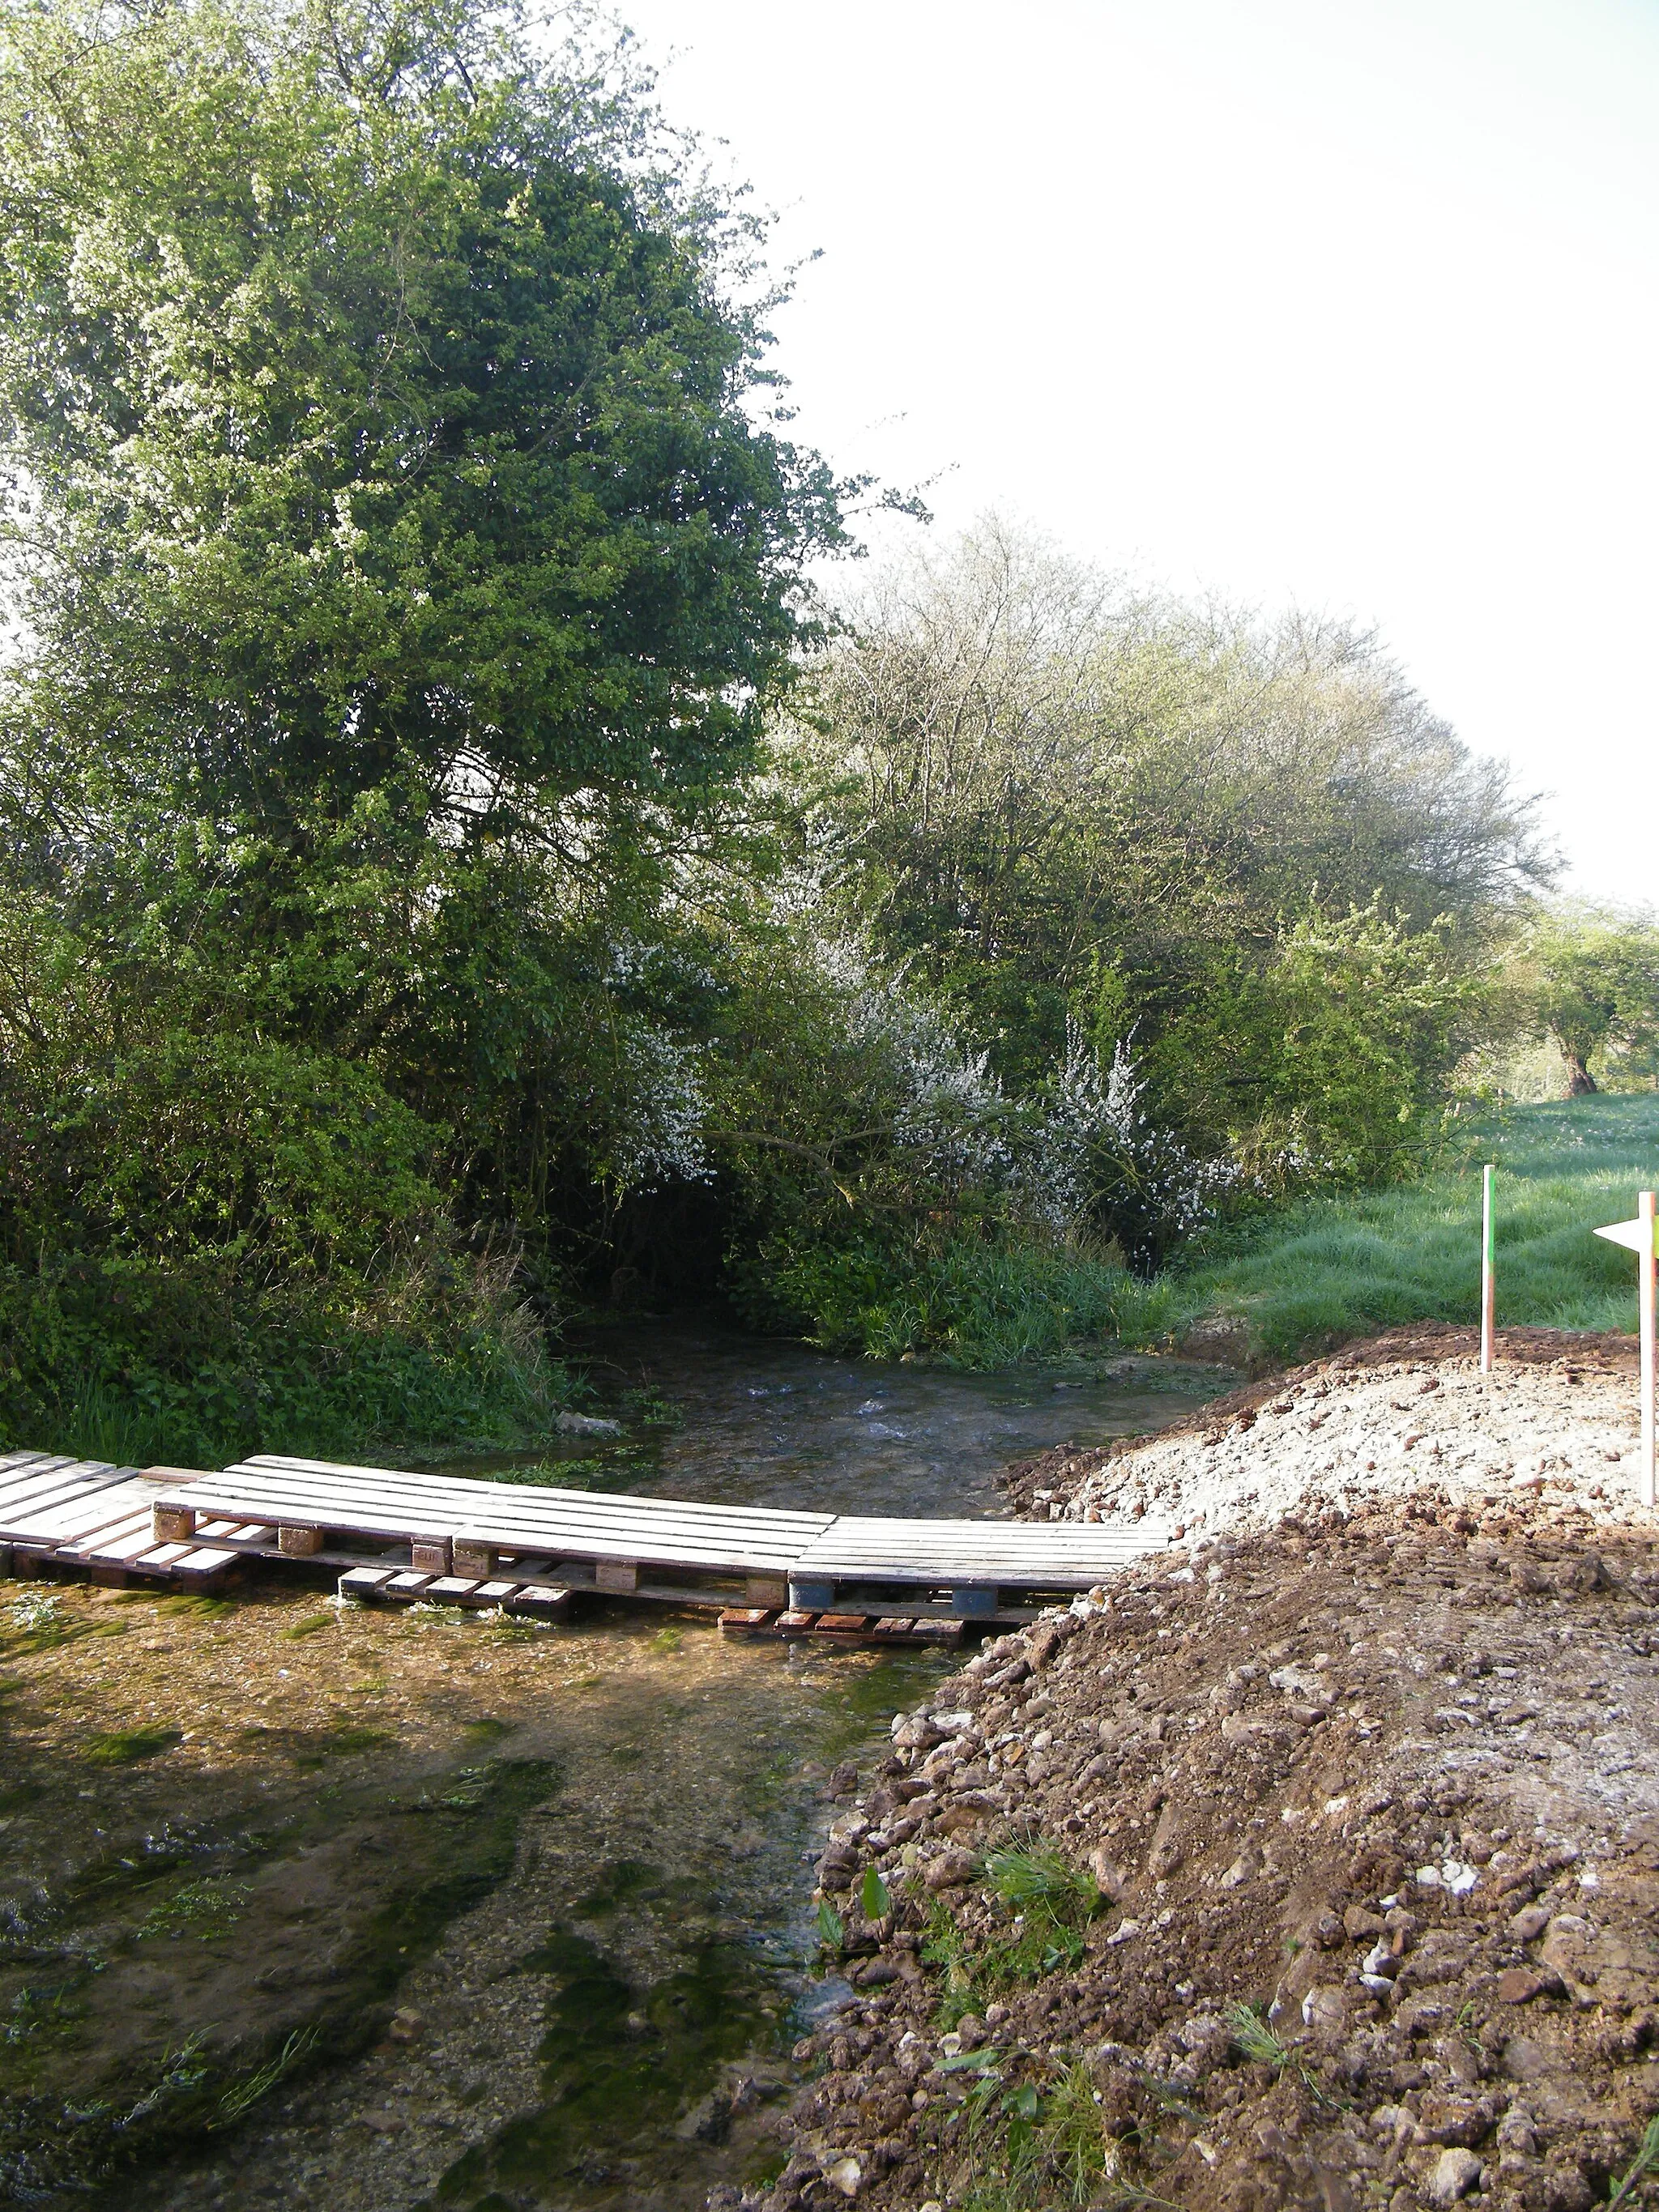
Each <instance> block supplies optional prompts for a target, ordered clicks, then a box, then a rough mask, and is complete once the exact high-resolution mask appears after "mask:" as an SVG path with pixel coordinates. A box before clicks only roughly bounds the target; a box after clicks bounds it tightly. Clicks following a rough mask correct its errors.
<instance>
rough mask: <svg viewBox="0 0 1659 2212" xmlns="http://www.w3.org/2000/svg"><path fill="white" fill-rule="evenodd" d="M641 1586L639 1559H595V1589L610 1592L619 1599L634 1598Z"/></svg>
mask: <svg viewBox="0 0 1659 2212" xmlns="http://www.w3.org/2000/svg"><path fill="white" fill-rule="evenodd" d="M639 1586H640V1566H639V1561H638V1560H637V1559H595V1560H594V1562H593V1587H594V1589H602V1590H610V1591H611V1592H612V1593H613V1594H614V1595H616V1596H617V1597H632V1596H633V1595H634V1593H635V1590H636V1589H638V1588H639Z"/></svg>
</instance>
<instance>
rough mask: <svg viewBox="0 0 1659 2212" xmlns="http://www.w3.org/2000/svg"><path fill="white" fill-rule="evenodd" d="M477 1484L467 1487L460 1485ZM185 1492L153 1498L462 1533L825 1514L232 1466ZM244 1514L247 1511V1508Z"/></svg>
mask: <svg viewBox="0 0 1659 2212" xmlns="http://www.w3.org/2000/svg"><path fill="white" fill-rule="evenodd" d="M469 1491H472V1492H480V1493H482V1494H479V1495H471V1496H469V1495H467V1494H466V1493H467V1492H469ZM191 1493H192V1494H186V1493H185V1492H180V1493H179V1495H178V1496H177V1497H176V1498H174V1497H173V1494H172V1493H171V1492H165V1491H164V1492H163V1493H162V1498H161V1502H164V1503H167V1504H173V1505H176V1506H177V1507H178V1508H179V1509H180V1510H184V1509H186V1508H194V1509H195V1510H198V1511H200V1510H230V1508H229V1506H228V1504H225V1503H224V1502H223V1501H226V1500H229V1499H243V1500H245V1499H247V1498H254V1497H257V1498H259V1499H260V1500H261V1501H262V1502H264V1501H269V1504H268V1505H266V1507H265V1510H264V1514H263V1517H264V1518H266V1519H272V1518H280V1517H283V1516H285V1515H286V1514H287V1513H289V1512H290V1511H292V1512H293V1513H294V1515H295V1517H296V1518H297V1517H299V1516H300V1513H301V1510H303V1511H305V1512H308V1513H310V1514H311V1515H312V1516H313V1517H314V1518H316V1519H318V1520H320V1521H322V1522H330V1521H337V1520H339V1519H340V1517H341V1516H345V1515H349V1514H351V1513H353V1512H356V1511H357V1510H362V1508H364V1507H368V1508H370V1509H372V1510H374V1511H376V1512H379V1513H381V1514H392V1515H396V1516H399V1518H400V1521H401V1522H415V1523H416V1524H418V1523H420V1522H422V1520H423V1518H424V1517H426V1516H431V1515H432V1513H433V1511H434V1509H438V1515H437V1517H438V1518H439V1519H440V1520H441V1521H442V1522H446V1523H447V1524H448V1525H450V1526H452V1527H453V1528H455V1529H457V1531H458V1532H459V1533H462V1534H471V1533H472V1528H473V1523H474V1521H475V1519H477V1521H478V1522H481V1523H483V1522H486V1521H487V1523H488V1525H489V1527H491V1528H493V1527H494V1526H495V1525H496V1524H497V1523H498V1522H501V1521H503V1520H507V1521H512V1522H516V1523H518V1524H519V1525H520V1526H524V1525H539V1526H544V1527H545V1526H561V1525H566V1526H568V1525H577V1526H580V1527H584V1528H586V1527H592V1526H607V1527H611V1528H637V1527H639V1526H641V1524H645V1525H656V1524H658V1523H660V1524H662V1525H664V1526H666V1527H671V1528H677V1529H684V1530H685V1531H686V1532H688V1533H690V1534H694V1535H700V1536H702V1538H703V1539H704V1540H705V1541H706V1540H708V1539H709V1538H713V1537H717V1536H718V1535H719V1534H721V1533H722V1532H724V1531H726V1530H728V1529H733V1528H736V1529H742V1530H744V1531H745V1532H749V1533H751V1534H752V1533H754V1532H756V1531H760V1532H763V1533H764V1534H765V1535H766V1536H767V1537H768V1539H769V1540H772V1539H773V1538H774V1537H775V1538H776V1539H777V1540H778V1541H792V1540H793V1539H794V1538H796V1537H799V1536H801V1535H812V1534H818V1533H821V1532H822V1531H823V1530H824V1529H826V1528H828V1527H829V1525H830V1523H831V1520H832V1516H829V1515H826V1514H816V1515H812V1516H780V1515H777V1514H775V1513H772V1512H771V1511H770V1510H766V1509H762V1508H758V1507H757V1508H753V1509H750V1508H744V1507H727V1508H720V1509H713V1508H710V1509H703V1508H700V1507H697V1506H695V1505H692V1506H688V1505H685V1504H679V1503H677V1502H675V1501H672V1500H669V1499H659V1498H629V1499H625V1500H618V1499H617V1498H614V1497H611V1496H607V1495H600V1494H598V1493H594V1492H585V1491H568V1490H562V1491H547V1490H544V1489H541V1488H539V1487H538V1486H534V1485H529V1484H524V1485H513V1484H507V1483H494V1484H483V1485H467V1486H463V1485H462V1484H461V1483H459V1481H456V1482H441V1481H434V1482H430V1483H422V1485H421V1486H419V1487H418V1488H415V1489H409V1488H404V1487H399V1486H392V1485H389V1484H388V1485H386V1486H374V1485H372V1484H367V1483H356V1484H349V1485H348V1484H344V1483H341V1484H337V1485H332V1484H325V1483H321V1482H317V1483H309V1484H306V1485H304V1486H301V1485H297V1484H290V1483H288V1482H286V1481H284V1480H278V1479H272V1478H268V1477H266V1476H265V1475H264V1474H261V1473H259V1472H258V1471H255V1472H252V1473H244V1472H241V1471H239V1470H235V1469H232V1470H231V1471H230V1472H229V1473H228V1474H226V1475H224V1476H214V1477H212V1478H205V1477H204V1479H203V1480H202V1481H201V1482H200V1483H199V1484H192V1485H191ZM249 1517H251V1516H249Z"/></svg>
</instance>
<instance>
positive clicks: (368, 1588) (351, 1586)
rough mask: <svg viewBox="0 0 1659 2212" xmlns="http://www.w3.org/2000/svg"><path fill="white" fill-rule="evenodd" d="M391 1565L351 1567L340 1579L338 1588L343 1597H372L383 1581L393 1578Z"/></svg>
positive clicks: (387, 1581) (377, 1591) (386, 1581)
mask: <svg viewBox="0 0 1659 2212" xmlns="http://www.w3.org/2000/svg"><path fill="white" fill-rule="evenodd" d="M393 1571H394V1570H393V1569H392V1568H391V1567H351V1568H349V1569H348V1570H347V1571H346V1572H345V1573H344V1574H343V1575H342V1576H341V1577H340V1579H339V1583H338V1584H337V1588H338V1589H339V1593H340V1595H341V1596H342V1597H356V1598H370V1597H374V1596H375V1595H377V1594H378V1593H379V1591H380V1585H381V1584H382V1583H389V1582H390V1581H391V1580H392V1574H393Z"/></svg>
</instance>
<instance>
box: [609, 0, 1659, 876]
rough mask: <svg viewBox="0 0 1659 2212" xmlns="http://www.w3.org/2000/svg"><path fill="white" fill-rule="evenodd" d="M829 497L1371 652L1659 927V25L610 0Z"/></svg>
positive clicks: (1240, 5) (1498, 7)
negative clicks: (908, 499) (765, 339)
mask: <svg viewBox="0 0 1659 2212" xmlns="http://www.w3.org/2000/svg"><path fill="white" fill-rule="evenodd" d="M621 5H622V12H623V15H624V16H625V18H626V20H628V21H630V22H631V23H633V24H634V25H635V27H636V29H637V30H638V32H639V33H640V35H641V44H642V46H643V48H644V50H645V52H647V55H649V56H650V57H651V58H653V60H655V61H656V62H658V63H659V64H666V66H665V68H664V70H663V86H662V89H663V94H664V98H665V105H666V106H667V107H668V109H669V111H670V112H671V115H672V116H673V118H674V119H675V120H676V121H678V122H679V123H681V124H684V125H690V126H692V127H695V128H697V129H699V130H702V131H705V132H707V133H710V134H713V135H714V136H716V137H723V138H725V139H726V140H727V141H728V142H729V156H728V158H729V159H730V160H731V161H732V163H733V165H734V166H735V167H736V168H737V169H738V171H740V172H741V173H743V174H744V175H746V176H747V177H749V178H750V179H751V180H752V181H753V183H754V184H755V185H756V187H757V192H758V195H759V197H761V198H762V199H763V201H765V202H767V203H769V204H771V205H773V206H774V207H775V208H777V209H778V210H781V213H782V215H783V217H784V221H783V227H782V230H781V236H780V240H779V248H778V256H779V258H789V257H791V256H793V255H795V254H798V253H800V252H805V251H809V250H811V249H812V248H814V247H821V248H823V256H824V258H823V259H822V260H821V261H819V262H818V263H817V264H815V265H814V266H812V267H811V268H810V269H808V270H805V272H804V274H803V276H802V278H801V281H800V285H799V295H798V297H797V299H796V301H795V302H794V303H793V305H792V306H791V307H788V308H787V310H786V311H785V312H784V313H783V315H782V317H781V320H780V323H779V325H778V329H779V334H780V337H781V347H780V349H779V354H778V356H777V358H778V362H779V365H780V366H781V367H782V368H784V369H785V370H786V371H787V374H790V375H791V376H792V377H793V380H794V387H795V389H794V398H795V399H796V402H797V403H798V404H799V407H800V410H801V421H800V425H799V428H800V431H801V434H802V435H804V436H805V438H806V439H807V440H808V441H811V442H812V443H814V444H816V445H817V446H819V447H821V448H822V449H823V450H824V451H825V452H826V453H828V455H829V458H830V459H832V460H833V461H834V462H836V465H838V466H840V467H841V468H842V469H847V470H852V469H855V468H865V467H873V468H876V469H878V470H879V471H881V472H882V474H883V475H884V477H886V478H887V479H888V480H889V481H896V482H899V483H915V482H916V481H918V480H920V479H921V478H924V477H930V476H933V474H934V473H935V472H936V471H940V470H949V471H951V474H950V475H949V476H948V477H946V478H945V480H944V481H943V482H941V483H939V484H938V485H937V486H936V487H935V488H934V489H933V492H932V493H931V495H930V501H931V504H932V505H933V507H934V508H935V510H936V512H937V513H938V514H939V520H940V524H941V525H942V526H945V527H946V528H949V527H951V526H953V525H956V524H958V523H961V522H963V521H965V520H969V518H971V516H972V515H973V514H975V513H976V512H978V511H979V510H981V509H982V508H984V507H987V506H996V507H1001V508H1003V509H1004V510H1006V511H1008V512H1011V513H1017V514H1019V515H1022V516H1024V518H1026V519H1027V520H1030V521H1031V522H1033V523H1036V524H1037V525H1038V526H1041V527H1042V528H1043V529H1045V530H1047V531H1048V532H1050V533H1052V534H1053V535H1054V536H1055V537H1056V538H1059V539H1060V540H1061V541H1062V542H1063V543H1064V544H1066V545H1068V546H1070V547H1071V548H1073V550H1076V551H1078V552H1079V553H1082V554H1085V555H1086V556H1089V557H1091V558H1092V559H1095V560H1097V561H1100V562H1103V563H1105V564H1107V565H1109V566H1112V567H1128V568H1133V570H1135V571H1136V572H1138V573H1139V574H1144V575H1146V576H1149V577H1151V578H1152V579H1154V580H1159V581H1162V582H1164V583H1167V584H1170V585H1172V586H1176V587H1179V588H1189V587H1199V588H1211V587H1213V588H1217V589H1218V590H1220V591H1221V592H1224V593H1225V594H1226V595H1227V596H1229V597H1233V598H1242V599H1246V600H1250V601H1255V602H1259V603H1263V604H1280V603H1283V602H1285V601H1286V600H1291V599H1294V600H1297V601H1299V602H1300V603H1302V604H1304V605H1309V606H1317V607H1321V608H1328V609H1333V610H1335V611H1340V612H1342V613H1345V614H1349V615H1353V616H1357V617H1360V618H1362V619H1364V621H1366V622H1370V623H1376V624H1377V625H1378V626H1379V627H1380V629H1381V630H1382V631H1383V635H1384V636H1385V637H1386V639H1387V640H1388V641H1389V645H1390V646H1391V647H1392V648H1393V650H1394V651H1395V653H1396V654H1397V655H1398V657H1399V658H1400V659H1401V661H1402V662H1403V663H1404V665H1405V666H1406V667H1407V671H1408V672H1409V673H1410V674H1411V676H1412V677H1413V680H1414V681H1415V682H1416V683H1417V684H1419V688H1420V689H1421V690H1423V691H1424V692H1425V694H1426V695H1427V696H1428V697H1429V699H1430V700H1431V702H1432V703H1433V704H1434V706H1435V707H1436V708H1437V710H1438V711H1440V712H1441V713H1442V714H1445V715H1447V716H1448V717H1449V719H1450V720H1452V721H1453V722H1454V723H1455V726H1456V727H1457V728H1458V730H1459V731H1460V732H1461V733H1462V736H1463V737H1464V738H1466V739H1467V740H1468V742H1469V743H1470V744H1473V745H1474V746H1476V747H1477V748H1479V749H1480V750H1483V751H1491V752H1497V753H1501V754H1504V755H1506V756H1508V757H1509V758H1510V759H1511V760H1512V761H1513V762H1514V763H1515V765H1516V769H1518V770H1519V771H1520V773H1521V774H1522V776H1523V777H1524V778H1525V779H1526V781H1528V784H1529V785H1531V786H1532V787H1535V788H1539V789H1543V790H1547V791H1548V792H1550V793H1552V794H1553V795H1552V797H1551V799H1550V802H1549V817H1550V819H1551V820H1552V822H1553V825H1554V827H1555V829H1556V830H1557V833H1558V835H1559V837H1560V840H1561V842H1562V843H1563V845H1564V847H1565V849H1566V851H1567V853H1568V854H1569V856H1570V858H1571V862H1572V864H1573V875H1572V877H1571V883H1570V886H1569V887H1570V888H1571V889H1573V890H1577V891H1579V892H1581V893H1583V894H1585V895H1588V896H1595V897H1601V898H1613V899H1619V900H1626V901H1632V902H1635V901H1640V902H1646V901H1648V900H1650V899H1654V898H1656V897H1659V882H1656V879H1655V871H1654V866H1653V863H1652V860H1651V859H1650V854H1651V853H1652V851H1653V848H1654V842H1655V830H1656V823H1655V821H1654V813H1655V807H1656V801H1659V766H1656V748H1659V702H1656V677H1655V665H1654V664H1655V659H1656V653H1655V637H1654V624H1655V617H1656V609H1659V588H1656V587H1659V553H1656V516H1659V502H1656V491H1659V481H1656V480H1659V374H1656V371H1659V283H1656V276H1659V267H1656V264H1659V0H1021V4H1019V5H1018V6H1014V5H1008V4H1003V5H1000V6H996V7H992V6H988V5H986V4H983V0H951V4H948V5H947V4H945V0H879V4H878V0H834V4H829V0H794V4H788V3H787V0H785V4H779V0H621Z"/></svg>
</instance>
